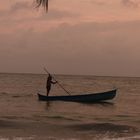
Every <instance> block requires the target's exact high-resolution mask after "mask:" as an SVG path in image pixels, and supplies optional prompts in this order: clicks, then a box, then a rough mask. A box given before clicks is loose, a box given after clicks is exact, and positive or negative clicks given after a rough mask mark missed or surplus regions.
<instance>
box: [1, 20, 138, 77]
mask: <svg viewBox="0 0 140 140" xmlns="http://www.w3.org/2000/svg"><path fill="white" fill-rule="evenodd" d="M139 24H140V21H134V22H108V23H95V22H90V23H87V22H83V23H80V24H77V25H73V26H72V25H69V24H62V25H61V26H59V27H58V28H53V29H50V30H49V31H48V32H43V33H42V32H34V31H33V30H30V31H28V32H27V31H23V32H18V35H17V36H12V37H11V36H4V37H1V39H0V44H2V47H1V48H0V50H1V51H0V53H1V55H0V58H1V59H0V62H1V63H2V61H3V60H5V64H8V65H13V66H14V67H15V68H16V67H17V66H21V70H25V67H26V65H28V66H29V67H26V68H30V69H31V70H32V71H33V72H37V71H36V70H38V68H37V67H38V66H40V65H43V64H47V65H48V66H49V67H50V68H51V69H54V70H55V72H57V73H69V74H86V73H87V74H97V75H135V76H136V75H140V73H139V71H140V67H139V61H140V57H139V51H140V49H139V46H140V40H139V36H140V27H139ZM14 34H15V35H16V34H17V33H16V32H14ZM4 40H5V41H4ZM9 52H10V53H9ZM14 60H18V61H14ZM32 65H36V66H35V67H34V68H33V69H32V68H31V66H32ZM3 68H4V67H3ZM5 69H6V66H5ZM128 69H129V71H128ZM15 70H16V69H15ZM19 70H20V69H19ZM26 71H27V70H26Z"/></svg>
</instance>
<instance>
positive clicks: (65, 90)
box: [44, 67, 70, 95]
mask: <svg viewBox="0 0 140 140" xmlns="http://www.w3.org/2000/svg"><path fill="white" fill-rule="evenodd" d="M44 70H45V71H46V72H47V73H48V74H50V73H49V71H48V70H47V69H46V68H45V67H44ZM53 79H54V80H55V81H57V80H56V79H55V78H54V76H53ZM57 84H58V85H59V86H60V87H61V88H62V89H63V90H64V91H65V92H66V93H68V94H69V95H70V93H69V92H68V91H67V90H66V89H65V88H64V87H63V86H62V85H61V84H60V83H59V82H58V81H57Z"/></svg>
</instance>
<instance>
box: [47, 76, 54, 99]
mask: <svg viewBox="0 0 140 140" xmlns="http://www.w3.org/2000/svg"><path fill="white" fill-rule="evenodd" d="M56 83H57V81H52V76H51V74H49V75H48V78H47V82H46V90H47V96H48V95H49V93H50V90H51V85H52V84H56Z"/></svg>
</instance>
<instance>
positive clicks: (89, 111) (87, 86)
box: [0, 74, 140, 140]
mask: <svg viewBox="0 0 140 140" xmlns="http://www.w3.org/2000/svg"><path fill="white" fill-rule="evenodd" d="M46 78H47V76H46V75H43V74H42V75H39V74H0V108H1V109H0V140H57V139H60V140H89V139H90V140H100V139H101V140H140V78H128V77H98V76H70V75H56V76H55V78H56V79H57V80H58V81H59V82H60V83H61V84H62V85H63V86H64V87H65V88H66V89H67V90H68V91H69V92H70V93H71V94H84V93H91V92H92V93H93V92H95V93H96V92H102V91H107V90H110V89H112V88H117V89H118V91H117V96H116V98H114V99H113V100H112V101H109V102H108V103H103V104H82V103H73V102H59V101H58V102H49V103H48V102H40V101H38V98H37V92H43V93H44V94H46V93H45V83H46ZM50 94H51V95H66V94H67V93H65V92H64V91H63V90H62V89H61V88H60V87H59V86H58V85H54V86H53V88H52V91H51V93H50Z"/></svg>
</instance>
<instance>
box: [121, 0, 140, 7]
mask: <svg viewBox="0 0 140 140" xmlns="http://www.w3.org/2000/svg"><path fill="white" fill-rule="evenodd" d="M122 4H123V5H125V6H128V7H133V8H138V7H139V4H140V1H139V0H122Z"/></svg>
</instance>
